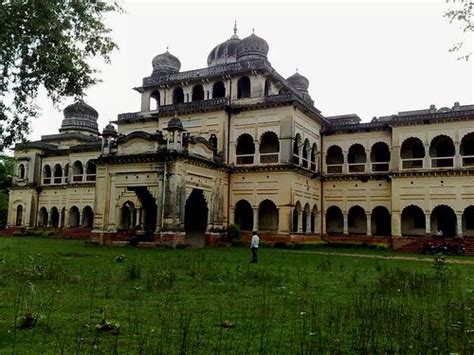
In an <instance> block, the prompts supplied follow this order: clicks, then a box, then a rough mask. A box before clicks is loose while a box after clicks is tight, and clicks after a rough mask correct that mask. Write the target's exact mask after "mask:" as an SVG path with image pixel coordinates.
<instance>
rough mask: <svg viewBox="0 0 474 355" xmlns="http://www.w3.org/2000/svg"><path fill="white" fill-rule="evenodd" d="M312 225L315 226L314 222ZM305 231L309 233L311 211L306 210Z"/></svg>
mask: <svg viewBox="0 0 474 355" xmlns="http://www.w3.org/2000/svg"><path fill="white" fill-rule="evenodd" d="M315 218H316V217H315ZM314 226H315V228H316V224H315V225H314ZM306 233H311V212H306Z"/></svg>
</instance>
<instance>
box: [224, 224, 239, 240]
mask: <svg viewBox="0 0 474 355" xmlns="http://www.w3.org/2000/svg"><path fill="white" fill-rule="evenodd" d="M240 236H241V234H240V227H239V226H238V225H237V224H230V225H229V226H228V227H227V238H229V241H230V242H234V241H237V240H240Z"/></svg>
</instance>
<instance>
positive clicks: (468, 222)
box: [18, 205, 474, 237]
mask: <svg viewBox="0 0 474 355" xmlns="http://www.w3.org/2000/svg"><path fill="white" fill-rule="evenodd" d="M18 207H19V206H18ZM462 234H463V236H464V237H474V205H473V206H469V207H466V209H465V210H464V213H463V214H462Z"/></svg>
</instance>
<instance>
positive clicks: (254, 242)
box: [250, 231, 260, 263]
mask: <svg viewBox="0 0 474 355" xmlns="http://www.w3.org/2000/svg"><path fill="white" fill-rule="evenodd" d="M259 242H260V238H259V237H258V234H257V231H253V232H252V240H251V241H250V249H251V250H252V261H251V263H258V259H257V251H258V243H259Z"/></svg>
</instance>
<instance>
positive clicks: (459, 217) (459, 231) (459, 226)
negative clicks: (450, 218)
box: [456, 213, 463, 238]
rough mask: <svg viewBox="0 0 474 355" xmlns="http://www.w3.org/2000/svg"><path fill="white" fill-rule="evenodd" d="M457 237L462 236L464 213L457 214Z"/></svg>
mask: <svg viewBox="0 0 474 355" xmlns="http://www.w3.org/2000/svg"><path fill="white" fill-rule="evenodd" d="M456 237H458V238H462V237H463V234H462V213H457V214H456Z"/></svg>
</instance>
